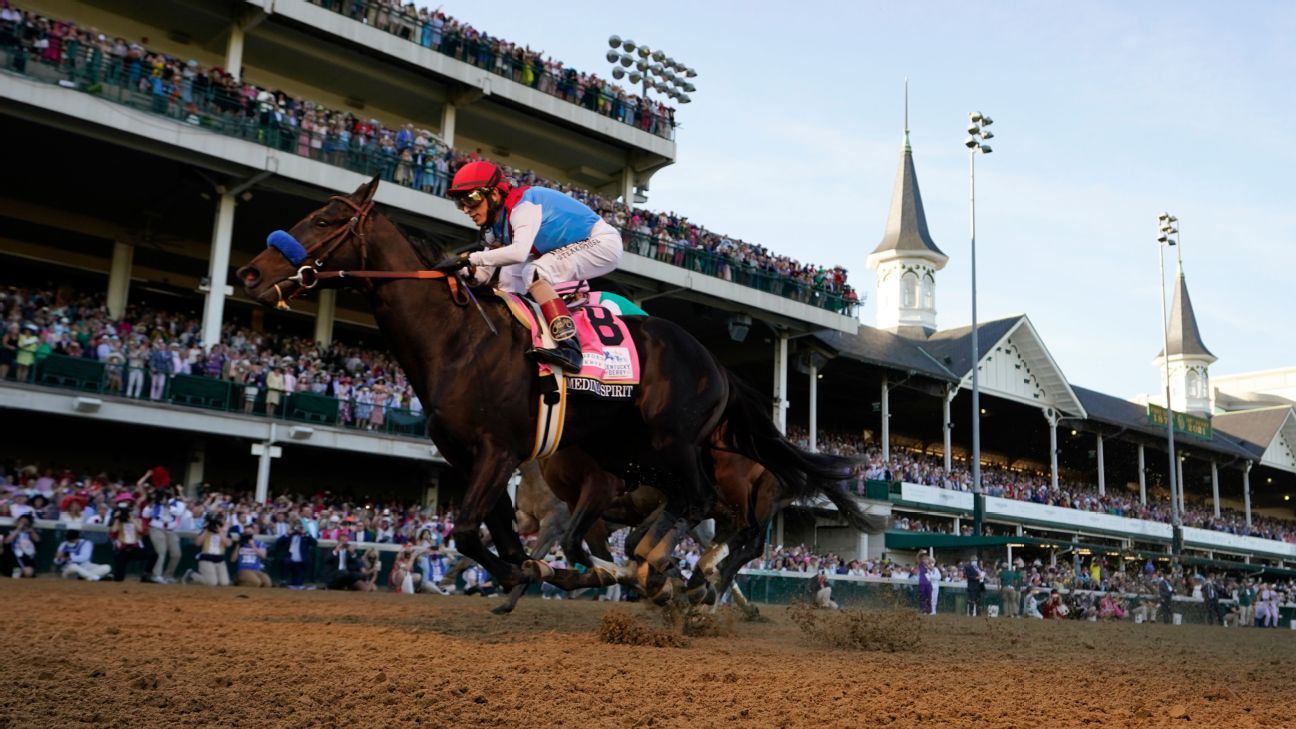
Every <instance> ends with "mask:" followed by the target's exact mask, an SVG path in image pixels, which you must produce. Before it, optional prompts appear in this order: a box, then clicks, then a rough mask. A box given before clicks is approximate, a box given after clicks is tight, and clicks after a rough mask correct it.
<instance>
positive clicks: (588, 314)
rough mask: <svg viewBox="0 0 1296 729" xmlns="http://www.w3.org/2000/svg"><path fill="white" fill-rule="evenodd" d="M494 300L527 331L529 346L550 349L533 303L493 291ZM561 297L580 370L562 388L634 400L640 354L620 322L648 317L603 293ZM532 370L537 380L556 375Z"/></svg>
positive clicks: (542, 368)
mask: <svg viewBox="0 0 1296 729" xmlns="http://www.w3.org/2000/svg"><path fill="white" fill-rule="evenodd" d="M495 295H496V296H499V297H500V298H502V299H503V300H504V302H505V303H506V304H508V308H509V311H510V312H512V314H513V317H514V318H515V319H517V320H518V322H519V323H520V324H522V326H524V327H526V328H527V329H528V330H529V331H530V332H531V341H532V344H533V345H535V346H537V347H545V348H550V347H553V346H554V342H553V340H552V339H551V338H550V335H549V328H548V327H546V326H544V324H543V318H542V317H541V316H540V308H539V306H538V305H537V304H536V303H535V301H533V300H532V299H530V298H529V297H525V296H520V295H518V294H511V293H507V292H504V291H498V290H496V292H495ZM560 295H562V296H564V298H566V299H567V300H568V308H569V309H570V310H571V314H572V320H573V321H574V322H575V324H576V339H577V341H578V342H579V343H580V348H581V355H582V361H581V369H580V371H579V372H576V373H566V374H565V377H564V379H565V380H567V383H566V385H567V387H569V388H570V389H572V390H573V391H576V392H588V393H591V394H593V395H596V396H599V397H605V398H614V399H625V398H630V397H633V396H634V387H633V386H634V385H637V384H639V353H638V349H637V347H636V346H635V342H634V338H633V337H631V336H630V330H629V329H628V328H627V327H626V324H625V322H624V321H623V318H624V317H626V316H647V313H646V312H645V311H644V310H643V309H641V308H639V307H638V306H636V305H635V304H634V303H633V302H631V301H630V300H629V299H626V298H625V297H623V296H618V295H617V294H612V293H607V292H603V291H588V290H586V291H579V290H576V291H567V292H565V293H560ZM569 297H570V298H569ZM537 367H538V368H539V372H540V374H541V375H549V374H558V373H555V372H554V371H553V368H551V367H549V366H548V365H546V364H538V365H537Z"/></svg>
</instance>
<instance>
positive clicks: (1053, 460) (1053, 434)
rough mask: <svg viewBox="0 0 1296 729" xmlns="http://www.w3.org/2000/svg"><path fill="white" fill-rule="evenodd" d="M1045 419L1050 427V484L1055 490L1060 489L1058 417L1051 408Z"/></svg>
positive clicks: (1045, 413) (1047, 411)
mask: <svg viewBox="0 0 1296 729" xmlns="http://www.w3.org/2000/svg"><path fill="white" fill-rule="evenodd" d="M1044 419H1045V420H1047V421H1048V425H1049V474H1050V483H1051V484H1052V485H1053V490H1054V491H1056V490H1057V487H1058V446H1057V426H1058V416H1057V413H1056V412H1054V411H1053V410H1052V409H1051V408H1050V409H1048V410H1045V411H1044Z"/></svg>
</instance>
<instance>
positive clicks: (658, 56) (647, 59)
mask: <svg viewBox="0 0 1296 729" xmlns="http://www.w3.org/2000/svg"><path fill="white" fill-rule="evenodd" d="M608 45H609V46H611V47H612V50H610V51H608V52H607V60H608V63H610V64H612V78H614V79H617V80H620V79H623V78H626V76H629V77H630V83H632V84H640V89H641V93H640V96H642V97H643V98H645V99H646V98H648V92H649V91H650V90H654V91H657V92H658V93H661V94H665V95H666V96H669V97H670V98H672V99H674V100H675V101H678V102H679V103H681V104H687V103H689V102H690V101H692V100H693V99H692V98H690V97H689V94H691V93H693V92H695V91H697V87H696V86H694V85H693V82H692V81H689V80H688V79H693V78H697V75H698V74H697V71H696V70H695V69H693V68H692V67H690V66H686V65H684V64H683V63H681V62H679V61H676V60H675V59H674V58H671V57H670V56H667V55H666V54H665V53H664V52H663V51H662V50H661V49H660V48H658V49H657V50H653V49H651V48H649V47H648V46H645V45H640V44H638V43H635V42H634V41H632V40H630V39H629V38H626V39H625V40H622V39H621V36H616V35H614V36H612V37H610V38H608ZM618 48H620V49H621V52H618V51H617V49H618ZM636 56H638V58H636ZM627 69H629V70H627Z"/></svg>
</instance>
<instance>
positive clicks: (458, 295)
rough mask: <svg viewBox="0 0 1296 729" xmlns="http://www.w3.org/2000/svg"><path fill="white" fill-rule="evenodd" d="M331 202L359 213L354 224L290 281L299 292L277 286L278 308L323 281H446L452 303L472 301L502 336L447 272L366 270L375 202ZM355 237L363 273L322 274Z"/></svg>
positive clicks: (327, 243)
mask: <svg viewBox="0 0 1296 729" xmlns="http://www.w3.org/2000/svg"><path fill="white" fill-rule="evenodd" d="M329 200H332V201H338V202H342V203H346V204H347V205H349V206H350V207H351V209H352V210H354V211H355V215H353V216H352V217H351V220H349V221H348V222H347V224H346V225H345V226H343V227H341V228H338V229H337V230H335V231H333V232H332V233H329V234H328V235H327V236H326V237H325V238H324V240H322V241H320V243H319V246H318V247H319V248H320V249H322V250H321V252H320V254H319V255H318V256H315V259H314V261H313V262H312V263H310V264H307V265H305V266H302V267H301V268H298V269H297V273H296V275H293V276H290V277H289V278H288V279H287V280H288V281H293V282H296V283H297V290H296V291H293V292H292V293H291V294H288V296H287V297H285V296H284V294H283V290H282V289H280V288H279V284H275V285H274V290H275V294H277V295H278V296H279V301H278V302H277V303H276V304H275V306H276V308H279V309H287V308H288V302H289V301H292V300H293V299H295V298H297V297H298V296H301V295H302V294H303V293H305V292H306V291H309V290H311V289H313V288H315V287H316V286H318V285H319V282H320V281H324V280H327V279H333V278H337V279H343V278H358V279H363V280H365V282H366V283H368V284H369V285H370V286H373V281H374V280H375V279H377V280H387V281H390V280H393V279H420V280H429V279H445V281H446V285H447V286H449V287H450V300H451V301H453V302H454V303H455V304H456V305H458V306H467V305H468V300H469V299H470V298H471V299H472V302H473V303H474V304H477V311H478V312H479V313H480V314H481V315H482V319H485V320H486V325H487V326H489V327H490V329H491V332H492V333H498V332H496V331H495V325H494V323H492V322H491V320H490V319H489V318H488V317H487V316H486V312H485V311H484V310H482V307H481V304H480V303H478V302H477V297H476V296H473V293H472V290H471V289H469V288H468V287H466V286H463V285H461V284H460V282H459V277H458V276H456V275H454V274H451V273H446V272H445V271H366V270H363V269H364V266H365V263H366V262H367V261H368V259H369V239H368V237H367V236H366V235H365V224H366V223H367V222H369V213H370V212H371V211H372V210H373V200H370V201H368V202H366V203H365V204H364V205H356V204H355V203H354V202H352V201H351V200H350V199H348V198H345V197H342V196H341V195H334V196H332V197H330V198H329ZM351 236H355V237H356V239H357V240H359V241H360V268H361V270H359V271H321V270H320V269H321V268H323V267H324V261H325V260H326V259H327V258H328V257H329V256H330V255H332V254H333V252H334V251H335V250H337V248H338V246H340V245H342V244H343V243H344V242H346V241H347V239H348V238H350V237H351Z"/></svg>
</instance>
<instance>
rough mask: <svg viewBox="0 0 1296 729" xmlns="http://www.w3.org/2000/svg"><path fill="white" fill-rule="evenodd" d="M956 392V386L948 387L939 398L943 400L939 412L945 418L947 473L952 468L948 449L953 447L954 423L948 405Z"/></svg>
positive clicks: (952, 401)
mask: <svg viewBox="0 0 1296 729" xmlns="http://www.w3.org/2000/svg"><path fill="white" fill-rule="evenodd" d="M957 393H958V388H955V387H950V388H949V389H948V390H947V391H946V392H945V395H944V396H943V397H942V398H941V399H942V400H943V401H944V402H942V403H941V412H942V417H944V418H945V420H944V421H943V422H944V427H943V430H944V431H945V473H946V474H947V475H948V474H949V472H950V469H951V468H953V462H952V461H951V459H952V458H953V456H952V455H951V453H950V451H951V450H953V447H954V446H953V442H952V441H953V439H954V423H952V422H950V406H951V405H952V404H953V403H954V395H956V394H957Z"/></svg>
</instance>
